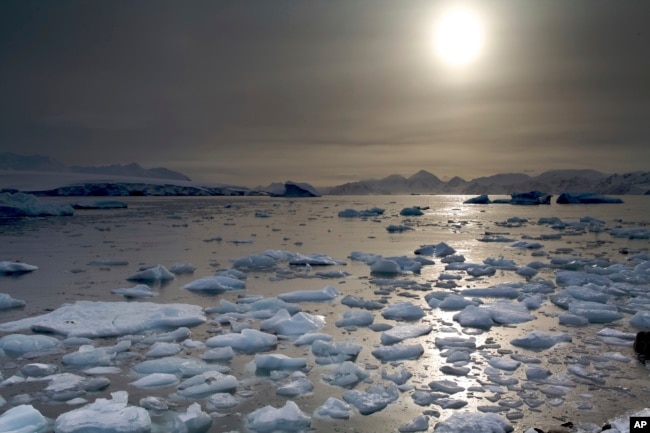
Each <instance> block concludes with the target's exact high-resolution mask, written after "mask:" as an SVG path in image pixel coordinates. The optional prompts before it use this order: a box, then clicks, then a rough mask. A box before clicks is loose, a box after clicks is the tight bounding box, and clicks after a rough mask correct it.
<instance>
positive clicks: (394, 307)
mask: <svg viewBox="0 0 650 433" xmlns="http://www.w3.org/2000/svg"><path fill="white" fill-rule="evenodd" d="M381 315H382V316H383V317H384V318H385V319H394V320H417V319H421V318H422V317H424V311H423V310H422V308H421V307H420V306H418V305H414V304H412V303H411V302H408V301H407V302H398V303H396V304H391V305H389V306H388V307H386V308H384V309H383V310H382V312H381Z"/></svg>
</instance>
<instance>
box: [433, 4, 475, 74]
mask: <svg viewBox="0 0 650 433" xmlns="http://www.w3.org/2000/svg"><path fill="white" fill-rule="evenodd" d="M434 43H435V50H436V54H437V55H438V57H440V59H441V60H442V61H443V62H445V63H447V64H449V65H452V66H464V65H467V64H469V63H471V62H472V61H474V60H475V59H476V58H477V57H478V56H479V55H480V53H481V48H482V47H483V26H482V23H481V20H480V19H479V18H478V16H477V15H476V14H475V13H474V12H472V11H471V10H470V9H467V8H460V7H456V8H453V9H450V10H448V11H446V12H444V13H443V14H442V16H441V17H440V18H439V19H438V21H437V22H436V23H435V32H434Z"/></svg>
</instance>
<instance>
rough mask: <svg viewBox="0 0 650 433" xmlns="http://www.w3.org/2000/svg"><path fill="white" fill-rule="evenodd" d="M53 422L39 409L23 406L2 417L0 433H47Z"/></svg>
mask: <svg viewBox="0 0 650 433" xmlns="http://www.w3.org/2000/svg"><path fill="white" fill-rule="evenodd" d="M51 427H52V422H51V421H50V420H48V419H47V418H45V417H44V416H43V415H42V414H41V413H40V412H39V411H38V409H36V408H34V406H32V405H29V404H21V405H19V406H15V407H12V408H10V409H9V410H7V411H6V412H5V413H3V414H2V415H0V433H45V432H47V431H49V430H50V429H51Z"/></svg>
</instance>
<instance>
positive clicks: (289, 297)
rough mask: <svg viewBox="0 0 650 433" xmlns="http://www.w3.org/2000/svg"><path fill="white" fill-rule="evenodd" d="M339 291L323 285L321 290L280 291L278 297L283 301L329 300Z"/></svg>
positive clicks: (337, 294) (338, 293)
mask: <svg viewBox="0 0 650 433" xmlns="http://www.w3.org/2000/svg"><path fill="white" fill-rule="evenodd" d="M340 294H341V293H340V292H339V291H338V290H336V289H335V288H334V287H332V286H325V287H324V288H322V289H321V290H296V291H294V292H288V293H282V294H280V295H278V298H279V299H281V300H283V301H285V302H323V301H331V300H333V299H335V298H336V297H337V296H339V295H340Z"/></svg>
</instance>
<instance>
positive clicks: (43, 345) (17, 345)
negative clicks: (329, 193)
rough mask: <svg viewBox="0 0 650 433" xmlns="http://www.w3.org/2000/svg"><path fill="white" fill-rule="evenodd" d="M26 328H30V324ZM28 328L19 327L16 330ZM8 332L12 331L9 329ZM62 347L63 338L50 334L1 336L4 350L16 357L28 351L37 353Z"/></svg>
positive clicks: (0, 345)
mask: <svg viewBox="0 0 650 433" xmlns="http://www.w3.org/2000/svg"><path fill="white" fill-rule="evenodd" d="M5 325H6V324H5ZM26 328H29V326H27V327H26ZM26 328H17V329H15V330H20V329H26ZM6 332H7V331H6ZM8 332H12V331H11V330H8ZM62 348H63V344H62V343H61V340H59V339H57V338H54V337H50V336H49V335H39V334H36V335H24V334H9V335H5V336H3V337H1V338H0V349H2V350H4V352H5V353H6V354H7V355H9V356H15V357H19V356H24V355H25V354H28V353H34V354H36V353H41V352H48V351H53V350H59V349H62Z"/></svg>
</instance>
